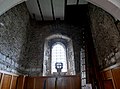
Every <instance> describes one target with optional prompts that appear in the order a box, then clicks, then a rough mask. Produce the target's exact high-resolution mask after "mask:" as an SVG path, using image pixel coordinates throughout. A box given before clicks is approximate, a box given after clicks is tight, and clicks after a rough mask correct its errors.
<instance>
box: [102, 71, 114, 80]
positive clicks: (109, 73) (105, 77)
mask: <svg viewBox="0 0 120 89" xmlns="http://www.w3.org/2000/svg"><path fill="white" fill-rule="evenodd" d="M103 73H104V74H103V76H104V79H105V80H106V79H112V73H111V70H107V71H104V72H103Z"/></svg>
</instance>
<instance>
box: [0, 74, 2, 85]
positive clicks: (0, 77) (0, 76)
mask: <svg viewBox="0 0 120 89" xmlns="http://www.w3.org/2000/svg"><path fill="white" fill-rule="evenodd" d="M1 79H2V73H0V83H1Z"/></svg>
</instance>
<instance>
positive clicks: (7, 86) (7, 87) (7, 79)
mask: <svg viewBox="0 0 120 89" xmlns="http://www.w3.org/2000/svg"><path fill="white" fill-rule="evenodd" d="M11 78H12V76H11V75H7V74H5V75H4V78H3V82H2V87H1V89H10V84H11Z"/></svg>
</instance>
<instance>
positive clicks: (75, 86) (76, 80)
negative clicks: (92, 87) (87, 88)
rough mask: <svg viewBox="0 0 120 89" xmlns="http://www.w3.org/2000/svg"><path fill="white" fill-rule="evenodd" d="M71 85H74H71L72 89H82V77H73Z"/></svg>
mask: <svg viewBox="0 0 120 89" xmlns="http://www.w3.org/2000/svg"><path fill="white" fill-rule="evenodd" d="M71 83H72V85H71V87H72V89H80V87H81V86H80V84H81V82H80V76H77V77H72V78H71Z"/></svg>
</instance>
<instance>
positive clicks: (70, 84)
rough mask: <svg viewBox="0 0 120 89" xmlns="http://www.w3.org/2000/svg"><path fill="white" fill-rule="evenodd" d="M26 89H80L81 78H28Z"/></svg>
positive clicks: (26, 79)
mask: <svg viewBox="0 0 120 89" xmlns="http://www.w3.org/2000/svg"><path fill="white" fill-rule="evenodd" d="M25 85H26V87H25V88H24V89H80V77H78V76H59V77H57V78H56V77H52V76H51V77H47V76H46V77H26V78H25Z"/></svg>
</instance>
